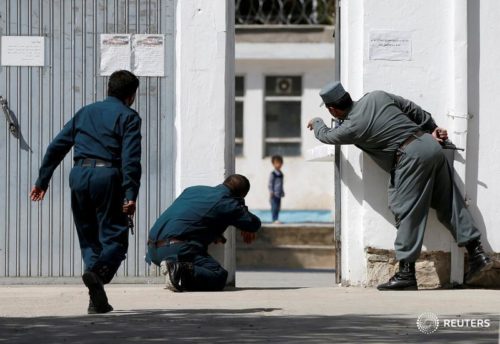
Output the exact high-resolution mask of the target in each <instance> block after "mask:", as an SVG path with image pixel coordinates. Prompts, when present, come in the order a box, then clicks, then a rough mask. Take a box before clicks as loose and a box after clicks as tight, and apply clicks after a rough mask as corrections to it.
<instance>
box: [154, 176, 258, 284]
mask: <svg viewBox="0 0 500 344" xmlns="http://www.w3.org/2000/svg"><path fill="white" fill-rule="evenodd" d="M249 190H250V182H249V181H248V179H247V178H246V177H244V176H242V175H238V174H233V175H231V176H229V177H228V178H227V179H226V180H225V181H224V183H223V184H220V185H218V186H215V187H210V186H202V185H200V186H193V187H189V188H187V189H186V190H184V191H183V192H182V194H181V195H180V196H179V197H178V198H177V199H176V200H175V201H174V202H173V203H172V205H171V206H170V207H169V208H168V209H167V210H165V212H164V213H163V214H162V215H161V216H160V218H159V219H158V220H157V221H156V223H155V224H154V225H153V227H152V228H151V231H150V232H149V240H148V255H147V256H146V261H148V262H149V263H150V262H153V263H155V264H156V265H158V266H161V268H162V273H163V274H164V275H167V278H166V279H167V288H168V289H170V290H171V291H174V292H182V291H219V290H222V289H224V286H225V285H226V280H227V271H226V270H225V269H224V268H223V267H222V266H221V265H220V264H219V263H218V262H217V261H216V260H215V259H214V258H212V257H211V256H210V255H209V254H208V252H207V250H208V245H209V244H211V243H214V242H215V243H218V242H225V239H224V237H223V236H222V234H223V233H224V231H225V230H226V229H227V227H228V226H235V227H236V228H238V229H240V230H241V231H242V232H241V234H242V236H243V240H244V241H245V242H246V243H251V242H252V241H253V240H254V239H255V232H256V231H257V230H259V228H260V226H261V222H260V220H259V218H258V217H257V216H255V215H254V214H252V213H250V212H249V211H248V209H247V207H246V206H245V200H244V198H245V196H246V195H247V193H248V191H249Z"/></svg>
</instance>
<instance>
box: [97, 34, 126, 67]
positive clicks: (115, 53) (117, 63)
mask: <svg viewBox="0 0 500 344" xmlns="http://www.w3.org/2000/svg"><path fill="white" fill-rule="evenodd" d="M130 49H131V35H128V34H101V68H100V75H102V76H108V75H111V74H112V73H113V72H115V71H117V70H122V69H125V70H128V71H132V68H131V67H132V66H131V56H130Z"/></svg>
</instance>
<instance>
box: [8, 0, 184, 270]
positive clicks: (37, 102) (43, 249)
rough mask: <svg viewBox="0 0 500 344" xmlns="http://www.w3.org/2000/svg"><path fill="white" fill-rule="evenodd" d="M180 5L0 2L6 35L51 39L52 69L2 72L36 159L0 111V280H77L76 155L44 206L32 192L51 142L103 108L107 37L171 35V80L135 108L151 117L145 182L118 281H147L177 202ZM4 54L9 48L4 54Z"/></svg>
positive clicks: (142, 92) (169, 0) (143, 90)
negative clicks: (91, 108)
mask: <svg viewBox="0 0 500 344" xmlns="http://www.w3.org/2000/svg"><path fill="white" fill-rule="evenodd" d="M174 14H175V10H174V1H173V0H1V1H0V36H44V37H45V66H44V67H0V95H1V96H3V97H4V98H5V99H6V100H7V101H8V105H9V107H10V109H11V110H12V113H13V115H15V116H16V117H17V119H18V122H19V124H20V129H21V131H22V135H23V137H24V139H25V140H26V143H27V145H29V146H30V147H31V149H32V153H31V152H29V151H28V150H26V149H22V148H25V147H22V146H21V143H20V141H19V140H17V139H16V138H15V137H14V136H13V135H11V133H10V131H9V128H8V125H7V123H6V121H5V120H4V119H3V114H1V113H0V116H2V117H1V118H0V277H52V276H67V277H71V276H79V275H80V274H81V272H82V268H83V264H82V260H81V255H80V248H79V245H78V238H77V235H76V231H75V229H74V224H73V218H72V214H71V208H70V193H69V187H68V174H69V171H70V169H71V167H72V156H67V157H66V158H65V159H64V161H63V163H62V164H61V165H60V167H59V168H58V169H57V170H56V172H55V173H54V176H53V178H52V181H51V184H50V187H49V191H48V195H47V197H46V199H45V200H44V201H43V202H41V203H39V204H35V203H32V202H31V201H30V200H29V197H28V194H29V191H30V189H31V186H32V184H33V183H34V181H35V179H36V177H37V174H38V167H39V166H40V163H41V160H42V157H43V154H44V152H45V149H46V148H47V145H48V144H49V142H50V141H51V139H52V138H53V137H54V136H55V135H56V134H57V133H58V131H59V130H60V129H61V128H62V126H63V125H64V123H65V122H67V121H68V120H69V119H70V118H71V116H72V115H73V114H74V113H75V112H76V111H77V110H78V109H79V108H80V107H82V106H83V105H85V104H88V103H91V102H94V101H97V100H101V99H102V98H104V97H105V94H106V84H107V78H105V77H101V76H99V34H101V33H160V34H165V38H166V40H165V43H166V44H165V46H166V47H167V51H166V58H165V71H166V77H161V78H159V77H158V78H157V77H154V78H152V77H147V78H145V77H142V78H140V88H139V94H138V97H137V99H136V103H135V104H134V108H135V109H136V110H137V111H138V112H139V114H140V115H141V117H142V119H143V127H142V134H143V157H142V164H143V178H142V186H141V190H140V195H139V199H138V207H139V208H138V211H137V214H136V234H135V236H133V237H132V236H131V237H130V247H129V253H128V258H127V260H126V261H125V262H124V264H123V265H122V267H121V268H120V271H119V273H118V274H119V276H124V277H133V276H147V275H148V274H149V269H148V268H147V265H146V264H145V262H144V255H145V243H146V238H147V231H148V229H149V228H150V226H151V225H152V224H153V222H154V221H155V219H156V218H157V217H158V215H159V213H160V211H161V210H162V209H164V208H165V207H166V206H167V205H168V204H169V203H170V202H171V200H172V198H173V192H174V191H173V181H174V156H173V138H174V133H173V123H174V114H173V111H174V110H173V109H174V107H173V106H174V105H173V101H174V100H173V99H174V95H173V94H174V91H173V90H174V86H175V85H174V80H173V71H174V62H173V59H174V56H175V51H174V49H175V44H174V37H173V32H174ZM0 48H1V47H0Z"/></svg>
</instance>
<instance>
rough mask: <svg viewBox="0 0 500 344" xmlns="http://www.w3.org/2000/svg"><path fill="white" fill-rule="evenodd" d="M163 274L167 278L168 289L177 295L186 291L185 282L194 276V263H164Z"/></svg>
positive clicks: (162, 266)
mask: <svg viewBox="0 0 500 344" xmlns="http://www.w3.org/2000/svg"><path fill="white" fill-rule="evenodd" d="M161 272H162V274H163V275H165V276H167V278H166V288H167V289H168V290H171V291H173V292H176V293H180V292H183V291H185V288H184V287H183V283H182V281H183V280H186V279H190V278H191V277H192V275H193V272H194V268H193V263H188V262H173V261H166V260H164V261H162V262H161Z"/></svg>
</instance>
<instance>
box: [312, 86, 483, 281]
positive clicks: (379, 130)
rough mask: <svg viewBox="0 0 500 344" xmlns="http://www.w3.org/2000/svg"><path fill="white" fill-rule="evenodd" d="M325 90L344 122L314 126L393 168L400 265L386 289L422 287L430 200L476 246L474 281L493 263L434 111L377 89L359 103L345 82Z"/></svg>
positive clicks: (462, 239) (458, 236)
mask: <svg viewBox="0 0 500 344" xmlns="http://www.w3.org/2000/svg"><path fill="white" fill-rule="evenodd" d="M320 96H321V97H322V99H323V102H324V103H325V105H326V108H327V109H328V111H329V112H330V114H331V115H332V116H333V117H335V118H337V119H338V120H339V122H340V123H341V124H340V126H338V127H337V128H333V129H330V128H328V127H327V126H326V125H325V123H323V120H322V119H320V118H314V119H313V120H311V121H310V122H309V125H308V127H309V129H311V130H314V134H315V136H316V138H317V139H318V140H320V141H321V142H323V143H328V144H355V145H356V146H357V147H358V148H360V149H362V150H363V151H365V152H366V153H368V154H369V155H370V156H371V157H372V158H373V160H374V161H375V162H376V163H377V164H378V165H379V166H380V167H382V168H383V169H384V170H386V171H387V172H389V173H390V175H391V177H390V182H389V208H390V209H391V211H392V212H393V214H394V216H395V218H396V227H397V228H398V231H397V236H396V241H395V243H394V246H395V250H396V258H397V260H398V261H399V272H397V273H396V274H395V275H394V276H393V277H392V278H391V279H390V280H389V281H388V282H387V283H384V284H381V285H379V286H378V289H379V290H407V289H417V282H416V278H415V261H416V260H417V258H418V256H419V255H420V251H421V249H422V242H423V238H424V231H425V226H426V221H427V215H428V212H429V207H432V208H434V209H436V212H437V216H438V219H439V221H441V223H443V224H444V226H445V227H446V228H447V229H448V230H449V231H450V232H451V234H452V236H453V237H454V239H455V240H456V242H457V244H458V246H465V247H466V248H467V251H468V253H469V270H468V273H467V274H466V277H465V282H466V283H469V284H473V283H474V281H475V280H476V279H477V278H478V277H479V276H480V275H481V272H483V271H485V270H488V269H490V268H491V267H492V265H493V262H492V261H491V259H490V258H489V257H488V256H487V255H486V253H485V252H484V250H483V248H482V245H481V242H480V237H481V233H480V232H479V230H478V229H477V227H476V225H475V224H474V220H473V219H472V216H471V214H470V212H469V211H468V209H467V208H466V205H465V202H464V199H463V198H462V196H461V195H460V192H459V190H458V188H457V186H456V184H455V183H454V181H453V170H452V167H451V166H450V164H449V163H448V161H447V159H446V158H445V156H444V154H443V151H442V147H441V145H440V143H441V144H443V143H445V142H446V141H447V139H448V133H447V131H446V130H445V129H442V128H438V126H437V125H436V123H435V122H434V120H433V119H432V117H431V114H430V113H428V112H426V111H424V110H422V109H421V108H420V107H419V106H418V105H416V104H414V103H413V102H411V101H409V100H406V99H404V98H402V97H399V96H396V95H393V94H390V93H386V92H383V91H374V92H370V93H368V94H366V95H365V96H364V97H362V98H361V99H360V100H358V101H357V102H353V101H352V100H351V97H350V95H349V93H347V92H345V91H344V88H343V87H342V85H341V84H340V82H332V83H329V84H328V85H326V86H325V87H324V88H323V89H322V90H321V92H320Z"/></svg>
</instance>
